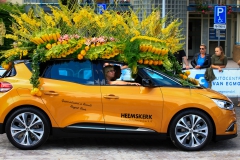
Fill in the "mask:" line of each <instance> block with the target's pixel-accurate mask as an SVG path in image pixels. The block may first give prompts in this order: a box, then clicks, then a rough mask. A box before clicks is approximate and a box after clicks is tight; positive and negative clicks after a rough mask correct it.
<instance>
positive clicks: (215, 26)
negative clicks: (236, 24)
mask: <svg viewBox="0 0 240 160" xmlns="http://www.w3.org/2000/svg"><path fill="white" fill-rule="evenodd" d="M213 28H214V29H226V24H214V26H213Z"/></svg>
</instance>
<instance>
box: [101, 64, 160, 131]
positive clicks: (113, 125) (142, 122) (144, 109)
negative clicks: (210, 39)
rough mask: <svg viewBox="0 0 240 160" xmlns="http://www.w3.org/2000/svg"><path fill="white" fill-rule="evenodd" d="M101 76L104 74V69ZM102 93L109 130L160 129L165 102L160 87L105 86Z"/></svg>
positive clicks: (102, 87)
mask: <svg viewBox="0 0 240 160" xmlns="http://www.w3.org/2000/svg"><path fill="white" fill-rule="evenodd" d="M101 73H104V68H103V71H101ZM126 76H127V75H126ZM103 78H104V76H103ZM138 78H140V77H138ZM130 80H133V79H132V78H130ZM101 92H102V103H103V114H104V120H105V124H106V125H105V126H106V130H107V131H131V132H132V131H133V132H155V131H159V130H160V128H161V120H162V110H163V99H162V93H161V90H160V89H159V88H158V87H155V88H150V87H143V86H129V85H106V84H105V85H104V84H103V85H102V86H101Z"/></svg>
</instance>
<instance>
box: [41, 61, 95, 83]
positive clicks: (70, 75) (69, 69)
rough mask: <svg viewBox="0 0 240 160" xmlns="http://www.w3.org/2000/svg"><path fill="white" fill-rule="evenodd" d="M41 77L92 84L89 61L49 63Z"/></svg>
mask: <svg viewBox="0 0 240 160" xmlns="http://www.w3.org/2000/svg"><path fill="white" fill-rule="evenodd" d="M40 66H42V65H40ZM43 77H45V78H51V79H56V80H63V81H69V82H75V83H80V84H94V80H93V79H94V78H93V73H92V64H91V62H90V61H79V60H61V61H60V60H59V61H50V62H48V64H47V68H46V70H45V72H44V74H43Z"/></svg>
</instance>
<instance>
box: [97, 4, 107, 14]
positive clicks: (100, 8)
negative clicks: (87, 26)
mask: <svg viewBox="0 0 240 160" xmlns="http://www.w3.org/2000/svg"><path fill="white" fill-rule="evenodd" d="M106 9H107V5H106V4H105V3H101V4H100V3H99V4H97V13H98V14H103V12H104V10H106Z"/></svg>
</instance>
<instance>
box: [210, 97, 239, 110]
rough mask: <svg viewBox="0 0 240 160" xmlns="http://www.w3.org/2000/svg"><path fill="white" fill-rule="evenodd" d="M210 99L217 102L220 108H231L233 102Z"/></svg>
mask: <svg viewBox="0 0 240 160" xmlns="http://www.w3.org/2000/svg"><path fill="white" fill-rule="evenodd" d="M212 100H213V102H215V103H216V104H217V106H218V107H220V108H222V109H228V110H233V107H234V104H233V103H231V102H228V101H224V100H220V99H212Z"/></svg>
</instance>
